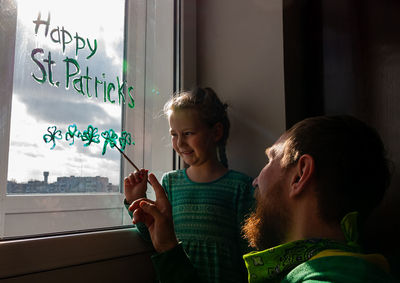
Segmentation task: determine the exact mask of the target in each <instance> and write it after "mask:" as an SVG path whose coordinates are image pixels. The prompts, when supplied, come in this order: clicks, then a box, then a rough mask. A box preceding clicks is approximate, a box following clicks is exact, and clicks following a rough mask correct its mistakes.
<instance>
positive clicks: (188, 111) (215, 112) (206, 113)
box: [124, 88, 254, 283]
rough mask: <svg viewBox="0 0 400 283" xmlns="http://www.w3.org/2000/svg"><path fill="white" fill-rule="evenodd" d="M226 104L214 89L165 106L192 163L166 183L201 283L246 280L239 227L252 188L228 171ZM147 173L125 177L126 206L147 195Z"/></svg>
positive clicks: (176, 141) (178, 147) (177, 146)
mask: <svg viewBox="0 0 400 283" xmlns="http://www.w3.org/2000/svg"><path fill="white" fill-rule="evenodd" d="M226 108H227V105H226V104H223V103H222V102H221V101H220V100H219V98H218V97H217V95H216V94H215V92H214V91H213V90H212V89H211V88H205V89H201V88H197V89H195V90H194V91H190V92H182V93H179V94H177V95H175V96H174V97H172V98H171V99H170V100H169V101H168V102H167V103H166V104H165V107H164V112H165V114H166V115H167V117H168V120H169V125H170V133H171V139H172V146H173V148H174V150H175V151H176V152H177V153H178V154H179V156H180V157H181V158H182V159H183V161H184V162H185V164H187V166H188V167H187V168H186V169H183V170H176V171H172V172H168V173H166V174H164V176H163V177H162V185H163V187H164V189H165V191H166V193H167V196H168V199H169V201H170V202H171V205H172V214H173V219H174V223H175V229H176V235H177V237H178V238H179V240H180V241H181V242H182V245H183V247H184V249H185V251H186V252H187V254H188V255H189V257H190V259H191V261H192V263H193V265H194V266H195V267H196V269H197V272H198V275H199V276H200V277H201V278H202V282H203V281H204V282H213V283H214V282H246V281H247V272H246V269H245V266H244V263H243V260H242V255H243V254H244V253H246V252H248V251H249V250H248V245H247V243H246V242H245V241H244V240H243V239H242V237H241V232H240V231H241V229H240V228H241V224H242V222H243V220H244V217H245V215H246V214H248V213H249V212H250V208H251V207H252V205H253V193H254V191H253V187H252V185H251V183H252V180H251V178H250V177H248V176H246V175H244V174H242V173H239V172H236V171H233V170H229V169H228V166H227V158H226V155H225V145H226V141H227V139H228V135H229V126H230V123H229V119H228V116H227V111H226ZM147 172H148V171H147V170H144V169H142V170H140V171H138V172H135V173H133V174H130V175H129V176H128V177H127V178H125V180H124V192H125V205H127V206H129V204H130V203H132V202H133V201H134V200H136V199H138V198H141V197H145V196H146V182H147ZM140 224H142V223H139V225H137V227H138V229H139V231H141V232H142V233H143V234H146V232H147V231H146V228H145V226H144V224H142V225H140ZM146 237H147V236H146Z"/></svg>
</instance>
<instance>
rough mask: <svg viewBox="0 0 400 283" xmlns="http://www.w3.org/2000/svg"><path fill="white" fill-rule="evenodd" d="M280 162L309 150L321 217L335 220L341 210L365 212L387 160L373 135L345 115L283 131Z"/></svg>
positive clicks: (383, 184) (381, 187)
mask: <svg viewBox="0 0 400 283" xmlns="http://www.w3.org/2000/svg"><path fill="white" fill-rule="evenodd" d="M285 137H286V141H285V145H286V146H285V156H284V162H285V165H286V166H290V165H293V164H295V163H296V162H297V161H298V159H299V158H300V156H302V155H303V154H309V155H311V156H312V157H313V159H314V162H315V178H316V182H317V198H318V206H319V212H320V214H321V217H322V218H323V219H324V220H325V221H327V222H338V221H339V222H340V221H341V219H342V218H343V217H344V215H346V214H347V213H349V212H351V211H358V212H360V214H362V215H363V216H367V215H369V214H370V212H371V211H372V210H373V209H374V208H375V207H376V206H377V205H378V204H379V202H380V201H381V200H382V198H383V195H384V193H385V191H386V189H387V188H388V186H389V183H390V175H391V173H390V171H391V170H390V168H389V161H388V159H387V158H386V151H385V148H384V145H383V142H382V140H381V138H380V136H379V134H378V133H377V132H376V131H375V129H373V128H372V127H370V126H368V125H366V124H365V123H363V122H361V121H360V120H358V119H356V118H354V117H351V116H321V117H313V118H308V119H305V120H303V121H301V122H299V123H297V124H295V125H294V126H293V127H292V128H290V129H289V130H288V131H287V132H286V134H285Z"/></svg>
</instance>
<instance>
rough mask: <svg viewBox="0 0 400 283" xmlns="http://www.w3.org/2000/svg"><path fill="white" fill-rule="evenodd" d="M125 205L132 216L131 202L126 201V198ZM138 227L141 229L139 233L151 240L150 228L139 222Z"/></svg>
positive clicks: (143, 237) (146, 239)
mask: <svg viewBox="0 0 400 283" xmlns="http://www.w3.org/2000/svg"><path fill="white" fill-rule="evenodd" d="M124 206H125V208H126V210H127V211H128V213H129V216H130V217H131V218H132V214H133V213H132V211H129V209H128V208H129V206H130V204H129V203H128V202H127V201H126V199H124ZM135 226H136V229H137V230H138V231H139V235H140V237H141V238H142V239H143V240H145V241H147V242H151V238H150V233H149V230H148V229H147V227H146V225H145V224H144V223H137V224H136V225H135Z"/></svg>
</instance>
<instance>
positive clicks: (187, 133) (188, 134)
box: [185, 132, 193, 136]
mask: <svg viewBox="0 0 400 283" xmlns="http://www.w3.org/2000/svg"><path fill="white" fill-rule="evenodd" d="M192 134H193V132H185V136H190V135H192Z"/></svg>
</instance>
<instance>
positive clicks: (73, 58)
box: [7, 0, 133, 194]
mask: <svg viewBox="0 0 400 283" xmlns="http://www.w3.org/2000/svg"><path fill="white" fill-rule="evenodd" d="M124 5H125V3H124V1H123V0H119V1H96V2H93V1H81V0H73V1H72V0H71V1H68V4H67V2H63V1H51V0H48V1H19V2H18V17H17V32H16V49H15V65H14V87H13V98H12V113H11V130H10V147H9V165H8V179H7V180H8V184H7V193H8V194H37V193H44V194H48V193H57V194H59V193H62V194H67V193H100V192H101V193H105V192H106V193H108V192H111V193H112V192H119V179H120V154H119V152H118V151H117V150H116V148H115V147H114V148H112V145H113V141H116V142H117V146H118V147H122V148H123V147H128V146H131V145H129V143H131V141H132V139H129V134H130V133H127V132H125V133H121V117H122V115H121V112H122V106H123V105H124V104H128V103H130V106H131V105H132V102H133V101H132V100H130V99H129V95H128V96H126V95H125V93H127V89H128V88H129V87H130V85H129V82H124V79H123V74H122V69H123V68H122V65H123V54H124V50H123V46H124ZM123 88H125V91H122V89H123ZM124 137H125V139H124ZM119 138H121V140H120V141H119Z"/></svg>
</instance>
